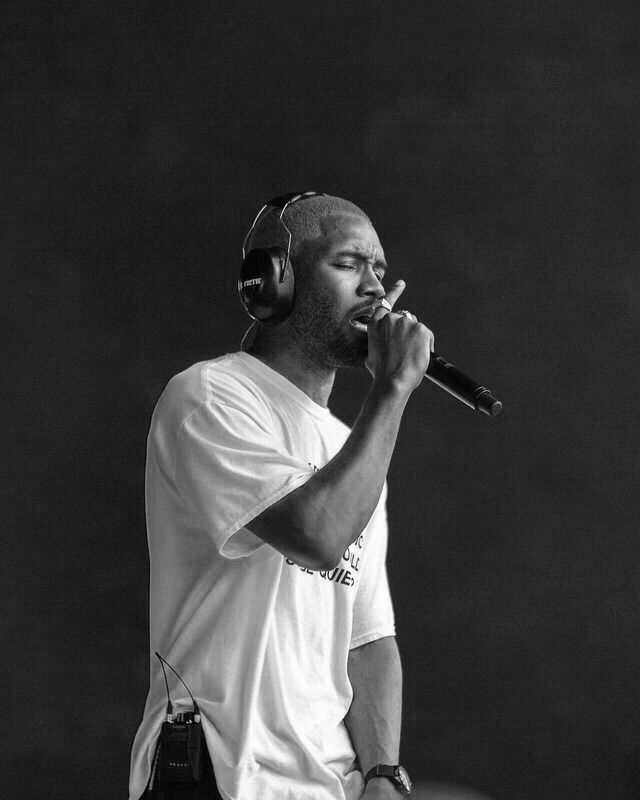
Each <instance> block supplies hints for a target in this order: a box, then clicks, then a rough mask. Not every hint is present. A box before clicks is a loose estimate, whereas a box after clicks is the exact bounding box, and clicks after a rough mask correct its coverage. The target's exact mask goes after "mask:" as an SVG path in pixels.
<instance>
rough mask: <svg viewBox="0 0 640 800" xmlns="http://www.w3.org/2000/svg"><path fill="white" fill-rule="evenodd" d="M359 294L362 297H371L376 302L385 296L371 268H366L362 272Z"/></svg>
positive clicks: (378, 279)
mask: <svg viewBox="0 0 640 800" xmlns="http://www.w3.org/2000/svg"><path fill="white" fill-rule="evenodd" d="M359 294H361V295H362V296H363V297H373V298H375V299H376V300H379V299H380V298H382V297H384V295H385V291H384V288H383V286H382V283H381V282H380V278H379V277H378V276H377V275H376V273H375V272H374V271H373V269H372V268H371V267H367V268H366V269H364V270H363V271H362V280H361V281H360V286H359Z"/></svg>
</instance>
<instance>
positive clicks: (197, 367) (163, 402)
mask: <svg viewBox="0 0 640 800" xmlns="http://www.w3.org/2000/svg"><path fill="white" fill-rule="evenodd" d="M239 355H241V354H236V353H228V354H226V355H223V356H219V357H218V358H214V359H211V360H208V361H199V362H198V363H196V364H192V365H191V366H190V367H187V369H185V370H183V371H182V372H179V373H178V374H177V375H174V376H173V378H171V380H170V381H169V382H168V383H167V385H166V387H165V389H164V391H163V392H162V394H161V396H160V399H159V400H158V403H157V405H156V410H155V412H154V416H156V417H158V416H162V417H163V418H165V419H167V418H169V419H170V420H171V421H172V422H173V424H174V425H177V426H178V427H179V426H180V425H181V423H182V422H183V421H184V420H185V419H186V418H187V417H189V416H190V415H191V414H193V413H194V412H196V411H198V410H201V409H206V408H211V407H215V406H218V405H223V406H233V407H235V408H239V409H242V410H246V409H248V408H256V407H264V406H265V405H266V398H265V394H264V392H263V391H262V390H261V388H260V386H259V385H258V383H257V382H256V380H255V378H254V376H252V375H251V372H250V371H249V370H248V369H247V367H246V364H245V363H244V361H243V359H242V358H241V357H238V356H239Z"/></svg>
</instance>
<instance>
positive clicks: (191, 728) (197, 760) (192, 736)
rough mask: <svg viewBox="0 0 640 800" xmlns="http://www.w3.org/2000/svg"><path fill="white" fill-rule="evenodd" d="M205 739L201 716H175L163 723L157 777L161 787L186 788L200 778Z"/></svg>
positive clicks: (191, 713)
mask: <svg viewBox="0 0 640 800" xmlns="http://www.w3.org/2000/svg"><path fill="white" fill-rule="evenodd" d="M203 749H204V736H203V733H202V723H201V722H200V715H199V714H194V713H193V712H190V711H189V712H187V713H185V714H178V715H177V717H176V719H175V721H167V722H163V723H162V728H161V730H160V741H159V747H158V761H157V773H156V777H157V779H158V780H159V781H161V782H163V783H181V784H189V783H194V782H195V781H199V780H200V778H201V777H202V762H203Z"/></svg>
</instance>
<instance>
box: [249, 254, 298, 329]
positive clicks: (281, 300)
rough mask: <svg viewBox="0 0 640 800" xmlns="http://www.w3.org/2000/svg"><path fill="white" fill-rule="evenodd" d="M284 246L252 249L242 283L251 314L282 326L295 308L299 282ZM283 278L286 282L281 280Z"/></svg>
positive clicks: (268, 323)
mask: <svg viewBox="0 0 640 800" xmlns="http://www.w3.org/2000/svg"><path fill="white" fill-rule="evenodd" d="M286 257H287V254H286V252H285V251H284V250H283V249H282V248H280V247H258V248H256V249H255V250H250V251H249V252H248V253H247V255H246V257H245V259H244V261H243V262H242V266H241V267H240V278H239V280H238V292H239V294H240V300H241V301H242V305H243V306H244V308H245V311H246V312H247V314H249V316H250V317H253V319H257V320H258V321H259V322H263V323H264V324H265V325H278V324H279V323H280V322H282V321H283V320H285V319H286V318H287V317H288V316H289V314H290V313H291V309H292V308H293V297H294V289H295V279H294V276H293V268H292V266H291V261H289V263H288V264H284V261H285V259H286ZM281 278H282V280H281Z"/></svg>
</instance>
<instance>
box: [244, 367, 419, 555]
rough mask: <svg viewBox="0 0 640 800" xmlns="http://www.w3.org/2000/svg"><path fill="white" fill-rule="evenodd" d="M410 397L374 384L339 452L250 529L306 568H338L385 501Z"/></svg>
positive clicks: (256, 521)
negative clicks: (404, 412) (380, 504)
mask: <svg viewBox="0 0 640 800" xmlns="http://www.w3.org/2000/svg"><path fill="white" fill-rule="evenodd" d="M408 397H409V393H408V392H404V391H396V390H395V389H394V387H389V386H385V387H381V386H379V385H378V384H376V383H375V382H374V384H373V385H372V387H371V390H370V391H369V393H368V395H367V397H366V399H365V402H364V403H363V406H362V409H361V412H360V414H359V416H358V419H357V420H356V422H355V424H354V426H353V430H352V431H351V434H350V436H349V438H348V439H347V441H346V442H345V444H344V446H343V447H342V449H341V450H340V451H339V453H338V454H337V455H336V456H335V457H334V458H333V459H331V461H329V462H328V463H327V464H326V465H325V466H324V467H323V468H322V469H320V470H318V472H316V473H315V474H314V475H312V476H311V477H310V478H309V480H308V481H307V482H306V483H305V484H303V485H302V486H300V487H299V488H298V489H295V490H294V491H293V492H291V493H290V494H288V495H287V496H286V497H284V498H283V499H282V500H280V501H279V502H278V503H275V504H274V505H273V506H271V507H270V508H268V509H267V510H266V511H264V512H263V513H262V514H261V515H260V516H259V517H257V518H256V519H255V520H254V521H253V522H252V523H251V526H250V527H251V529H252V530H253V531H254V532H255V533H257V534H258V535H259V536H261V537H262V538H263V539H265V541H267V542H269V544H271V545H272V546H273V547H275V548H276V549H278V550H280V551H281V552H282V553H284V554H285V555H286V556H287V557H289V558H291V559H292V560H293V561H296V562H297V563H299V564H301V565H302V566H307V567H309V568H311V569H323V568H325V569H329V568H331V567H333V566H335V564H336V563H337V562H338V561H339V559H340V557H341V555H342V553H343V552H344V550H345V549H346V548H347V547H348V546H349V545H350V544H351V543H352V542H353V541H354V540H355V539H356V538H357V537H358V536H359V535H360V533H361V532H362V531H363V529H364V528H365V526H366V525H367V523H368V522H369V519H370V518H371V515H372V514H373V511H374V510H375V507H376V505H377V503H378V501H379V499H380V494H381V492H382V488H383V485H384V481H385V478H386V475H387V471H388V469H389V463H390V461H391V456H392V454H393V449H394V447H395V443H396V438H397V435H398V429H399V427H400V421H401V418H402V413H403V411H404V407H405V405H406V402H407V399H408Z"/></svg>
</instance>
